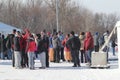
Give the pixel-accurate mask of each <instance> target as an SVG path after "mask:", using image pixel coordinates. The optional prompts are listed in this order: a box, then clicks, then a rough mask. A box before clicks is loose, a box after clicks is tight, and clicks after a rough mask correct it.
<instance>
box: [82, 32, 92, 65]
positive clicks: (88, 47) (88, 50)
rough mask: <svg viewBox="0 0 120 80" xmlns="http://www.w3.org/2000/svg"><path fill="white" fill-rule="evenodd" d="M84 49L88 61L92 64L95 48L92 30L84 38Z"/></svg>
mask: <svg viewBox="0 0 120 80" xmlns="http://www.w3.org/2000/svg"><path fill="white" fill-rule="evenodd" d="M84 49H85V53H86V57H87V62H88V63H90V64H91V52H92V51H93V49H94V41H93V37H92V35H91V33H90V32H87V33H86V38H85V40H84Z"/></svg>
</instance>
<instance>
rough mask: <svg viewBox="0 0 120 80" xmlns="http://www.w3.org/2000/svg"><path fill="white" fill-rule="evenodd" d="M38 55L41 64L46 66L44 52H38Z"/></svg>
mask: <svg viewBox="0 0 120 80" xmlns="http://www.w3.org/2000/svg"><path fill="white" fill-rule="evenodd" d="M38 56H39V58H40V62H41V66H42V67H46V53H45V52H41V53H39V54H38Z"/></svg>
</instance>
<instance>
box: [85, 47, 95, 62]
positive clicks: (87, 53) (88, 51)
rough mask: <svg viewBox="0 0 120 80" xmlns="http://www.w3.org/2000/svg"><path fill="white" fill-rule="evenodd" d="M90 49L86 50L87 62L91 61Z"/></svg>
mask: <svg viewBox="0 0 120 80" xmlns="http://www.w3.org/2000/svg"><path fill="white" fill-rule="evenodd" d="M92 51H93V50H92V49H89V50H87V51H86V58H87V62H90V63H91V53H92Z"/></svg>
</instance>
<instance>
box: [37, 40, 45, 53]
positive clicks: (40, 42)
mask: <svg viewBox="0 0 120 80" xmlns="http://www.w3.org/2000/svg"><path fill="white" fill-rule="evenodd" d="M42 52H46V41H45V40H44V39H38V46H37V53H38V54H39V53H42Z"/></svg>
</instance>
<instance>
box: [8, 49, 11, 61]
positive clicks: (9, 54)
mask: <svg viewBox="0 0 120 80" xmlns="http://www.w3.org/2000/svg"><path fill="white" fill-rule="evenodd" d="M7 55H8V59H12V51H11V49H8V50H7Z"/></svg>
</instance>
